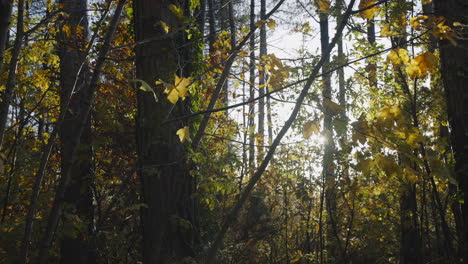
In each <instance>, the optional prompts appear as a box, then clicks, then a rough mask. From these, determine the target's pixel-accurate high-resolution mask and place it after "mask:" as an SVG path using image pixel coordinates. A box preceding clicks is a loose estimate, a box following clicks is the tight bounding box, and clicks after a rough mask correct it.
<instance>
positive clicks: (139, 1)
mask: <svg viewBox="0 0 468 264" xmlns="http://www.w3.org/2000/svg"><path fill="white" fill-rule="evenodd" d="M211 1H212V0H209V2H211ZM170 4H174V5H176V6H178V7H180V8H181V9H182V10H184V14H185V16H188V15H189V13H188V1H162V0H158V1H155V0H135V1H134V11H135V33H136V41H140V40H144V39H147V38H154V37H160V36H163V35H165V34H164V33H163V31H162V28H160V27H157V26H155V25H158V23H159V22H160V21H164V22H165V23H166V24H167V25H169V26H170V27H171V28H176V25H177V24H178V23H180V21H179V20H178V19H177V18H176V17H175V16H174V15H173V13H172V12H171V11H170V10H169V5H170ZM180 32H184V31H183V30H182V31H180ZM186 39H187V37H186V36H185V35H184V34H183V33H180V34H175V35H173V36H170V37H167V38H166V39H162V40H156V41H153V42H151V43H147V44H144V45H141V46H138V47H137V48H136V50H135V52H136V76H137V78H138V79H142V80H145V81H146V82H147V83H149V84H154V83H155V81H156V80H158V79H162V80H164V81H166V82H169V83H172V82H173V81H174V75H175V74H177V75H178V76H181V77H188V76H189V75H190V72H191V69H190V64H189V61H190V59H191V57H190V46H185V47H184V45H183V44H184V43H185V41H186ZM180 47H183V48H180ZM163 90H164V89H162V88H161V87H156V88H155V92H156V94H157V96H158V98H159V101H158V102H156V101H155V99H154V97H153V96H152V95H151V94H149V93H147V92H144V91H142V90H139V91H138V93H137V99H138V116H137V153H138V173H139V176H140V178H141V180H142V192H143V197H142V198H143V202H144V203H145V206H143V207H142V210H141V220H142V226H143V262H144V263H147V264H153V263H162V264H163V263H174V262H177V261H181V260H182V259H185V258H188V257H194V255H195V247H196V244H197V241H198V235H197V234H198V229H197V221H196V218H195V215H196V213H195V210H196V200H195V198H194V193H195V188H196V182H195V178H194V177H192V176H191V175H190V174H189V167H188V165H187V161H186V156H185V155H186V147H185V146H184V145H183V144H182V143H181V142H180V139H179V137H178V135H177V134H176V131H177V130H178V129H180V128H182V127H184V126H190V124H187V123H184V122H182V121H180V122H171V123H167V124H164V125H162V122H163V121H164V120H165V118H166V117H169V118H170V117H178V116H184V115H186V114H188V113H189V112H190V108H189V107H190V104H189V100H188V99H186V100H184V101H182V100H181V99H179V101H178V102H177V103H176V104H175V105H173V104H171V103H170V102H169V101H168V100H167V99H166V97H167V95H166V94H164V93H163V92H162V91H163Z"/></svg>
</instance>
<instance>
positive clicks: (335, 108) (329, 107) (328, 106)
mask: <svg viewBox="0 0 468 264" xmlns="http://www.w3.org/2000/svg"><path fill="white" fill-rule="evenodd" d="M323 107H324V108H325V111H326V113H328V114H330V115H332V116H334V115H337V114H339V113H341V112H343V111H344V110H345V107H344V106H342V105H339V104H337V103H334V102H332V101H331V100H329V99H327V98H325V99H323Z"/></svg>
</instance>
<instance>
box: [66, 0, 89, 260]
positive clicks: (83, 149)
mask: <svg viewBox="0 0 468 264" xmlns="http://www.w3.org/2000/svg"><path fill="white" fill-rule="evenodd" d="M60 3H61V4H62V5H63V12H64V13H65V14H67V20H66V21H65V22H64V24H63V25H62V28H63V27H65V26H67V27H69V28H70V30H71V34H69V33H66V32H63V31H62V32H61V33H60V34H59V35H58V42H59V44H58V52H57V53H58V55H59V58H60V85H61V89H62V93H61V102H62V103H61V111H66V114H65V119H64V122H63V124H62V127H61V129H60V143H61V144H60V149H61V151H60V154H61V158H62V164H61V167H62V177H66V176H65V175H64V174H65V173H66V172H67V171H68V170H70V171H71V175H70V184H69V186H68V187H67V190H66V192H65V197H64V202H65V204H66V205H65V209H64V211H63V214H64V215H63V223H64V225H65V226H67V225H72V226H71V228H72V229H76V226H73V222H72V220H71V219H80V220H79V221H80V223H74V224H80V225H83V226H85V227H86V228H80V229H78V230H79V233H78V234H67V233H65V234H64V236H63V238H62V240H61V263H76V264H78V263H83V264H84V263H94V262H95V252H94V250H92V248H93V247H94V246H93V245H91V244H90V242H91V241H92V239H91V238H92V237H93V233H92V232H93V231H92V230H93V219H94V206H93V191H92V181H93V179H92V177H93V173H92V170H93V162H92V146H91V120H90V117H88V121H87V122H86V126H85V127H84V128H83V133H82V135H81V137H80V146H79V147H78V153H77V155H78V157H79V158H78V159H75V160H74V161H73V162H72V163H71V164H72V165H71V168H66V164H70V160H71V159H73V157H72V151H73V143H72V141H71V139H72V138H74V137H75V136H76V133H77V131H78V130H79V128H78V126H79V125H80V124H79V122H78V113H80V112H81V111H82V109H83V108H84V107H85V102H86V99H87V98H88V97H89V88H90V87H89V70H88V68H87V65H86V62H85V59H86V54H85V50H86V45H87V37H88V20H87V14H86V9H87V2H86V0H62V1H61V2H60ZM70 90H72V91H73V92H72V94H73V96H72V98H71V100H70V103H69V105H68V109H67V108H66V106H65V104H66V102H67V100H68V98H65V97H66V95H67V94H70Z"/></svg>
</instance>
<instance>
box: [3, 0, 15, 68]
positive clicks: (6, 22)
mask: <svg viewBox="0 0 468 264" xmlns="http://www.w3.org/2000/svg"><path fill="white" fill-rule="evenodd" d="M12 7H13V0H0V71H1V70H2V69H3V54H4V51H5V46H6V44H7V42H8V35H9V34H8V30H10V18H11V11H12Z"/></svg>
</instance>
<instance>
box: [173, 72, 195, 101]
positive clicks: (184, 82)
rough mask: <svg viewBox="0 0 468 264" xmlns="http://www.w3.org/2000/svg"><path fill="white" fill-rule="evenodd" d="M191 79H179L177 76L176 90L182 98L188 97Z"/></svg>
mask: <svg viewBox="0 0 468 264" xmlns="http://www.w3.org/2000/svg"><path fill="white" fill-rule="evenodd" d="M190 82H191V81H190V79H189V78H179V76H177V75H176V76H175V89H177V91H178V93H179V96H180V97H185V96H187V95H188V89H187V87H188V86H189V85H190Z"/></svg>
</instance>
